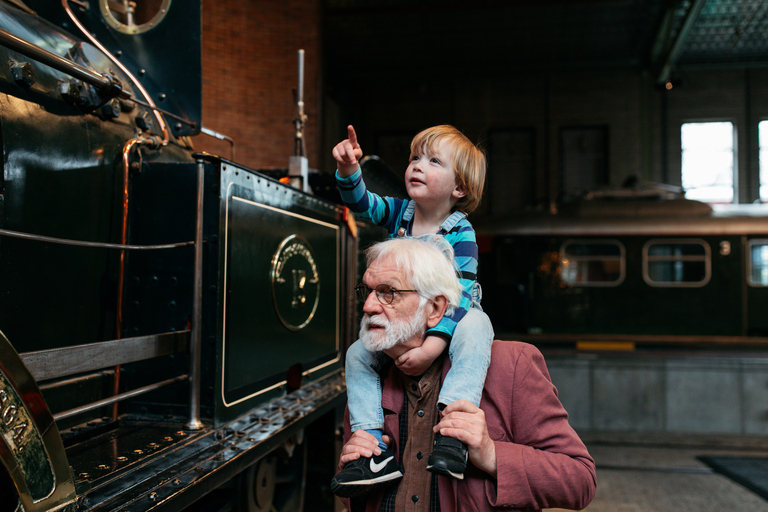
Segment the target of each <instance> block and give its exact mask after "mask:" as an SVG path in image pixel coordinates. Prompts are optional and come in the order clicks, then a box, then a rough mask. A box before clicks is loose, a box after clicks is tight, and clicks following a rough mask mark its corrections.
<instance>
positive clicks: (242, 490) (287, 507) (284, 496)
mask: <svg viewBox="0 0 768 512" xmlns="http://www.w3.org/2000/svg"><path fill="white" fill-rule="evenodd" d="M306 446H307V445H306V443H302V444H298V445H293V446H292V447H291V448H290V450H289V451H290V453H288V451H285V450H283V449H279V450H276V451H275V452H272V453H271V454H269V455H267V456H266V457H264V458H263V459H261V460H260V461H259V462H257V463H256V464H254V465H253V466H251V467H250V468H248V469H247V470H246V471H244V472H243V474H242V475H241V479H240V484H239V495H240V503H239V505H240V506H239V512H292V511H295V510H302V509H303V506H304V490H305V488H306V484H305V479H306V474H307V456H306V454H307V451H306Z"/></svg>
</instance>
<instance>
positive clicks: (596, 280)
mask: <svg viewBox="0 0 768 512" xmlns="http://www.w3.org/2000/svg"><path fill="white" fill-rule="evenodd" d="M560 261H561V262H562V269H563V271H562V279H563V281H564V282H566V283H568V284H571V285H574V286H618V285H619V284H621V282H622V281H624V268H625V257H624V246H623V245H622V244H621V242H618V241H616V240H566V241H565V243H563V245H562V247H561V248H560Z"/></svg>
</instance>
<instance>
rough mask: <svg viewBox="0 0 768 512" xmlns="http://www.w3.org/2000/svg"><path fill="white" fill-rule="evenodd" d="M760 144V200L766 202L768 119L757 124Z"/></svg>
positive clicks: (767, 191)
mask: <svg viewBox="0 0 768 512" xmlns="http://www.w3.org/2000/svg"><path fill="white" fill-rule="evenodd" d="M757 137H758V141H759V142H758V144H759V145H760V201H762V202H764V203H768V121H760V122H759V123H758V124H757Z"/></svg>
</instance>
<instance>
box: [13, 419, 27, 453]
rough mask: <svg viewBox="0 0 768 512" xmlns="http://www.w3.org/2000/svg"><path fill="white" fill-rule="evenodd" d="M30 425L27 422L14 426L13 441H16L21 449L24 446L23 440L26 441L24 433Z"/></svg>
mask: <svg viewBox="0 0 768 512" xmlns="http://www.w3.org/2000/svg"><path fill="white" fill-rule="evenodd" d="M28 427H29V424H28V423H27V422H24V423H19V424H18V425H16V426H15V427H13V442H15V443H16V445H18V447H19V451H21V449H22V448H23V447H24V446H23V444H22V443H23V441H24V434H26V433H27V428H28Z"/></svg>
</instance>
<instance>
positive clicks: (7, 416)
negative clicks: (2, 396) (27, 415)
mask: <svg viewBox="0 0 768 512" xmlns="http://www.w3.org/2000/svg"><path fill="white" fill-rule="evenodd" d="M17 412H18V409H17V408H16V406H15V405H9V406H8V407H5V408H4V409H3V423H5V424H6V425H9V426H10V425H12V424H13V422H14V421H15V420H16V413H17Z"/></svg>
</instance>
